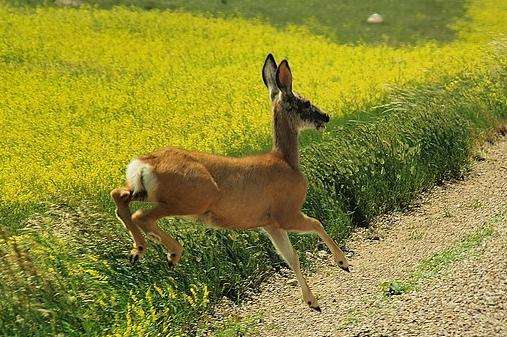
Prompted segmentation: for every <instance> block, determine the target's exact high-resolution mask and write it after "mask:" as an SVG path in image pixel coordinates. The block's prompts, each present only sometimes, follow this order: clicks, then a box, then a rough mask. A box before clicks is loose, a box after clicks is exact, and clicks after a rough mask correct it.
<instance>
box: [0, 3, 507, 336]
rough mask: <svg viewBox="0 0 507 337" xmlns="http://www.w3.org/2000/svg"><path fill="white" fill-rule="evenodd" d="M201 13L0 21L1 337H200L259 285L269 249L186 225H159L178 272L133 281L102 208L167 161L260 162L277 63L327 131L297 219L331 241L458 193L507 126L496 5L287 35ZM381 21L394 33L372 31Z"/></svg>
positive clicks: (11, 16)
mask: <svg viewBox="0 0 507 337" xmlns="http://www.w3.org/2000/svg"><path fill="white" fill-rule="evenodd" d="M96 3H97V4H98V5H99V7H106V8H107V7H110V6H111V5H112V4H113V2H104V1H98V2H96ZM114 3H116V2H114ZM122 3H123V4H129V3H127V2H122ZM203 3H204V2H199V1H189V2H177V1H176V2H174V1H171V2H164V1H155V2H147V1H143V2H134V4H137V5H139V6H141V7H144V8H147V7H158V8H162V9H164V8H168V9H170V11H144V10H140V9H139V8H131V9H127V8H113V9H100V8H91V7H84V8H80V9H69V8H55V7H51V6H43V7H26V8H25V7H21V6H17V5H16V4H18V5H19V2H16V1H7V3H6V4H3V5H0V134H1V135H2V137H1V138H0V172H2V173H1V178H0V191H1V194H0V217H1V219H0V226H1V227H0V228H1V232H0V234H1V236H2V237H3V241H2V245H1V246H0V248H1V254H2V258H3V259H2V262H3V263H4V268H3V269H2V271H0V277H1V279H2V282H1V285H0V300H1V302H0V309H1V310H0V312H1V315H2V317H0V333H3V334H6V335H34V334H39V335H45V334H47V333H60V332H61V333H65V334H69V335H77V334H83V333H85V334H90V335H137V334H138V333H144V332H151V333H153V334H154V333H155V332H157V333H167V332H172V333H174V334H176V333H183V332H186V333H194V334H198V332H199V329H205V328H203V327H202V326H203V325H204V326H205V323H203V321H202V320H200V319H199V317H200V316H201V315H202V314H203V313H205V312H206V311H207V310H208V309H209V302H210V301H211V302H214V301H216V300H218V299H219V298H220V297H221V296H222V295H227V296H229V297H230V298H233V299H238V298H240V297H241V295H242V293H243V292H244V291H245V290H246V289H249V288H251V287H254V286H255V285H256V284H258V282H259V281H260V280H261V279H262V278H263V277H264V275H265V273H267V272H269V265H270V264H272V262H273V261H277V258H276V255H275V254H274V252H273V251H272V250H271V249H270V248H269V250H266V247H269V245H268V244H267V240H266V239H265V238H264V237H263V236H262V235H259V234H257V233H236V232H213V231H209V230H205V229H204V228H202V227H201V226H189V225H188V224H187V223H184V222H180V221H178V220H172V221H166V222H165V225H166V226H167V227H166V228H169V229H170V231H171V232H172V233H174V234H175V236H176V237H179V238H181V239H183V241H184V243H185V254H184V260H183V261H182V262H183V263H182V265H181V266H179V267H178V268H176V269H175V270H171V269H169V268H168V267H167V266H166V265H165V262H164V261H163V254H162V253H163V252H162V250H161V249H160V247H153V249H152V250H151V253H149V254H148V256H147V259H146V261H145V262H144V263H142V264H141V265H139V266H136V267H134V268H131V267H129V266H127V265H126V259H125V256H126V254H127V251H128V246H129V245H130V242H129V239H128V236H127V234H126V233H125V231H124V229H123V228H122V227H121V225H120V224H119V223H118V222H117V221H116V220H115V219H114V217H113V216H112V213H113V212H112V206H111V203H110V202H109V200H108V197H107V195H108V192H109V190H110V189H111V188H112V187H114V186H116V185H119V184H121V183H122V180H123V170H124V166H125V164H126V163H127V162H128V161H129V160H130V159H132V158H133V157H134V156H136V155H138V154H141V153H145V152H148V151H151V150H153V149H156V148H158V147H162V146H166V145H175V146H181V147H185V148H191V149H198V150H204V151H212V152H215V153H225V154H233V155H237V154H243V153H249V152H252V151H260V150H264V149H267V148H268V147H269V144H270V112H269V103H268V100H267V93H266V90H265V88H264V86H263V84H262V81H261V77H260V68H261V65H262V62H263V60H264V57H265V55H266V54H267V53H268V52H273V53H274V54H275V56H276V57H277V59H278V60H281V59H282V58H284V57H287V58H288V59H289V61H290V63H291V67H292V69H293V73H294V77H295V83H294V86H295V90H297V91H299V92H301V93H302V94H303V95H305V96H307V97H308V98H310V99H311V100H312V101H313V102H315V103H316V104H317V105H318V106H320V107H322V108H323V109H325V110H327V111H328V112H330V114H331V115H333V116H334V117H337V118H335V122H334V125H332V126H331V128H330V129H329V130H328V131H326V133H324V135H322V137H320V136H316V135H315V134H310V135H307V136H306V137H304V139H303V144H304V146H307V147H306V149H305V150H304V151H303V156H304V159H305V160H304V163H305V164H304V165H305V166H304V168H305V172H307V173H308V174H310V175H311V176H312V179H311V181H310V183H311V186H312V188H311V191H310V196H309V202H308V204H307V206H306V207H307V209H308V210H309V211H311V212H312V213H313V214H318V215H319V216H320V217H321V218H324V219H325V220H327V221H326V222H327V224H328V225H329V226H330V228H329V229H330V230H331V231H332V232H333V235H334V236H335V237H341V238H343V237H344V236H345V235H346V232H347V230H349V229H350V227H351V222H353V223H360V222H362V221H365V220H367V219H369V218H371V217H372V216H374V215H376V214H378V213H379V212H382V211H384V210H388V209H392V208H394V207H399V206H400V205H403V204H404V203H406V202H407V201H409V200H410V198H411V197H412V196H413V195H414V194H415V193H417V192H418V191H420V190H421V189H423V188H425V187H427V186H428V184H431V183H433V182H434V181H435V180H438V179H441V178H442V176H443V175H446V174H447V175H449V176H456V175H459V174H460V170H461V169H462V167H463V165H464V164H465V163H466V161H467V158H468V155H469V151H470V149H471V148H472V147H473V142H474V140H475V139H477V138H478V136H479V135H481V134H483V133H484V132H486V131H487V130H489V128H490V127H491V126H493V125H495V123H496V118H497V117H498V116H500V117H502V114H505V87H504V86H503V85H505V59H503V58H500V59H499V56H498V55H499V54H501V53H502V52H501V51H500V52H498V50H496V49H498V48H502V44H504V43H505V41H504V40H502V39H503V37H502V36H504V35H503V34H505V33H506V32H507V27H506V25H507V23H506V22H505V20H502V18H503V17H505V15H502V13H506V12H507V8H506V5H505V4H504V2H503V1H496V0H492V1H471V2H464V1H459V2H456V3H453V5H452V6H451V5H448V4H446V3H447V2H441V1H429V2H428V3H427V5H426V6H422V5H420V4H419V3H420V2H417V1H407V2H403V1H400V2H399V3H397V2H392V1H380V2H379V1H375V2H373V1H366V2H364V3H363V5H362V6H361V7H357V6H356V5H355V4H354V2H352V1H350V2H348V1H346V2H343V3H341V5H326V6H322V7H318V6H317V10H315V11H314V13H315V14H314V15H312V16H311V17H308V16H306V13H309V12H310V10H309V8H315V6H314V5H313V3H308V2H303V1H296V0H293V1H291V9H292V10H291V11H286V10H283V15H281V16H280V15H278V14H276V13H278V12H277V11H276V4H274V3H272V2H270V1H263V2H258V1H257V2H253V1H252V2H249V1H247V2H241V3H240V2H237V1H228V2H225V3H224V2H220V1H217V2H206V4H203ZM373 3H375V7H370V6H373V5H372V4H373ZM47 4H49V5H51V2H50V3H47ZM308 6H310V7H308ZM333 6H336V7H333ZM209 11H211V13H209ZM373 11H378V12H381V13H386V24H385V25H382V26H367V25H366V24H364V23H363V22H364V20H365V17H366V16H367V15H368V14H369V13H370V12H373ZM218 12H220V13H218ZM334 13H339V14H336V15H334ZM391 13H392V14H391ZM389 14H391V15H389ZM396 14H397V15H396ZM398 18H400V20H398ZM277 20H278V21H277ZM502 83H503V84H502ZM400 87H406V88H407V89H405V90H401V91H400V90H399V89H396V88H400ZM393 88H394V89H393ZM503 116H504V117H505V115H503ZM350 120H352V122H350ZM352 124H353V125H352ZM344 130H346V131H347V132H345V133H344ZM347 137H350V139H348V138H347ZM317 142H318V143H317ZM391 142H392V143H391ZM365 154H368V156H365ZM430 155H431V156H430ZM363 169H364V170H363ZM356 170H357V171H356ZM359 170H362V171H359ZM384 192H385V193H384ZM386 195H389V197H388V198H386V197H385V196H386ZM384 199H387V200H384ZM344 202H349V203H351V204H350V205H349V204H347V205H343V203H344ZM351 209H353V210H356V209H357V212H354V214H353V215H352V216H350V214H349V213H347V211H350V210H351ZM299 244H300V247H306V246H307V245H308V244H309V242H308V241H304V240H302V241H301V242H300V243H299ZM266 264H267V265H266ZM196 266H200V269H197V268H196ZM199 322H200V323H199ZM9 332H10V333H9Z"/></svg>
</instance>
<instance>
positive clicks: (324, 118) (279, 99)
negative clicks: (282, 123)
mask: <svg viewBox="0 0 507 337" xmlns="http://www.w3.org/2000/svg"><path fill="white" fill-rule="evenodd" d="M262 80H263V81H264V84H265V85H266V87H267V88H268V91H269V97H270V99H271V102H272V104H273V110H274V113H275V117H276V115H279V116H280V117H283V118H286V119H287V120H288V121H289V122H290V123H291V124H292V126H293V127H295V128H296V129H297V130H303V129H308V128H309V129H316V130H319V131H322V130H323V129H324V128H325V124H326V123H327V122H329V116H328V115H327V114H326V113H324V112H323V111H322V110H320V109H319V108H318V107H316V106H315V105H313V104H312V103H311V102H310V101H309V100H307V99H306V98H304V97H303V96H301V95H299V94H297V93H295V92H293V91H292V73H291V71H290V67H289V63H288V62H287V60H283V61H282V62H280V64H279V65H278V67H277V66H276V62H275V58H274V57H273V55H271V54H269V55H268V56H267V57H266V61H264V66H263V67H262Z"/></svg>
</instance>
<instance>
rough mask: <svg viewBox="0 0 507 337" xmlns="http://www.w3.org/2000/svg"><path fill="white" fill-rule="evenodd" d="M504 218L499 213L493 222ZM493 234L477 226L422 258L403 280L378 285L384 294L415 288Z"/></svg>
mask: <svg viewBox="0 0 507 337" xmlns="http://www.w3.org/2000/svg"><path fill="white" fill-rule="evenodd" d="M499 219H502V220H505V214H499V215H497V216H496V217H495V219H493V222H495V221H497V220H499ZM493 234H494V230H493V228H492V227H489V226H486V227H483V228H479V229H477V230H475V231H473V232H472V233H470V234H468V235H467V236H466V237H465V238H463V239H462V240H461V241H459V242H458V243H456V244H454V245H452V246H451V247H449V248H447V249H445V250H443V251H440V252H437V253H434V254H433V255H431V256H430V257H428V258H426V259H424V260H422V261H421V262H419V264H418V265H417V267H416V269H415V271H414V272H413V273H412V274H411V275H410V276H409V277H408V278H407V279H405V280H393V281H386V282H383V283H382V284H381V285H380V288H381V289H382V292H383V293H384V294H385V295H386V296H393V295H401V294H403V293H406V292H410V291H414V290H417V289H418V287H419V286H420V285H421V283H423V282H424V281H427V280H428V279H430V278H433V277H435V276H437V275H439V274H440V273H441V272H442V271H443V270H445V268H446V267H448V266H449V265H451V264H452V263H454V262H457V261H461V260H463V259H465V258H467V257H470V255H472V254H473V251H474V249H476V248H477V247H479V246H480V245H481V244H482V243H483V242H484V240H486V239H487V238H489V237H490V236H491V235H493Z"/></svg>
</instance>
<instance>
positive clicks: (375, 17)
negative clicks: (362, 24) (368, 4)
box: [366, 13, 384, 24]
mask: <svg viewBox="0 0 507 337" xmlns="http://www.w3.org/2000/svg"><path fill="white" fill-rule="evenodd" d="M366 22H367V23H370V24H379V23H382V22H384V18H382V15H380V14H378V13H373V14H372V15H370V16H369V17H368V19H367V20H366Z"/></svg>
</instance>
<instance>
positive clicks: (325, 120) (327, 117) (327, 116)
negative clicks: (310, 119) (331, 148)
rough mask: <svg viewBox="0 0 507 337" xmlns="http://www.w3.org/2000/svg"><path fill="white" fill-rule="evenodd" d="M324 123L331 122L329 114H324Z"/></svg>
mask: <svg viewBox="0 0 507 337" xmlns="http://www.w3.org/2000/svg"><path fill="white" fill-rule="evenodd" d="M323 119H324V122H325V123H327V122H329V115H328V114H324V118H323Z"/></svg>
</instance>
